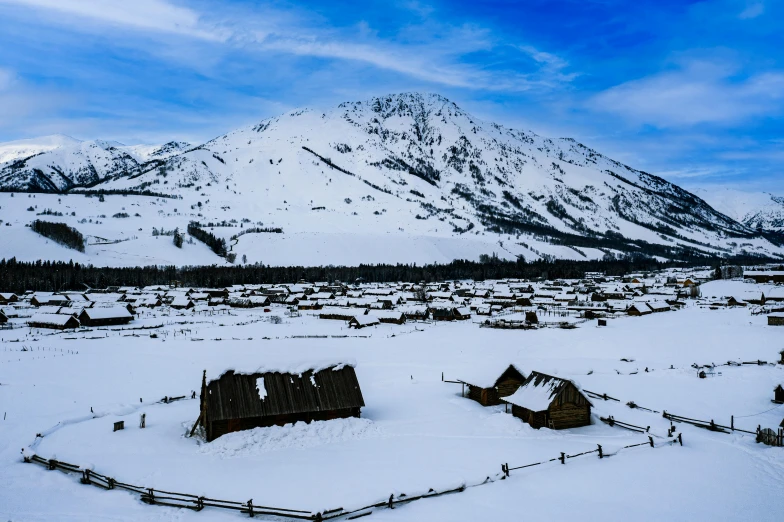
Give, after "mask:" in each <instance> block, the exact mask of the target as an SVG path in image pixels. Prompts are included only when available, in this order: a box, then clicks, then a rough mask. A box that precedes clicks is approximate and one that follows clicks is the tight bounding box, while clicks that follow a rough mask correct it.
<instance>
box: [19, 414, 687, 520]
mask: <svg viewBox="0 0 784 522" xmlns="http://www.w3.org/2000/svg"><path fill="white" fill-rule="evenodd" d="M616 422H617V421H616ZM675 443H680V445H681V446H682V445H683V439H682V437H681V435H678V437H675V438H673V439H672V440H667V441H665V442H664V444H670V445H673V444H675ZM596 446H597V449H595V450H589V451H584V452H582V453H576V454H574V455H567V454H566V453H564V452H562V453H561V454H560V456H559V457H555V458H552V459H549V460H544V461H542V462H535V463H532V464H525V465H522V466H514V467H510V466H509V464H502V465H501V473H495V474H493V475H488V476H487V477H486V478H485V479H484V480H483V481H482V482H477V483H475V484H471V485H467V484H465V483H463V484H461V485H459V486H457V487H452V488H449V489H444V490H441V491H438V490H436V489H433V488H431V489H429V490H428V491H427V492H425V493H421V494H416V495H411V496H409V495H407V494H405V493H399V494H397V495H395V494H392V495H390V496H389V498H388V499H386V500H381V501H377V502H374V503H372V504H368V505H366V506H363V507H360V508H353V509H350V510H345V509H344V508H342V507H339V508H335V509H329V510H325V511H321V512H318V513H313V512H311V511H305V510H299V509H290V508H278V507H272V506H264V505H259V504H254V503H253V499H250V500H248V501H246V502H236V501H231V500H220V499H214V498H209V497H205V496H198V495H192V494H189V493H177V492H173V491H165V490H160V489H154V488H147V487H143V486H136V485H133V484H128V483H125V482H120V481H118V480H116V479H115V478H113V477H109V476H107V475H103V474H101V473H98V472H97V471H95V470H92V469H86V468H82V467H80V466H77V465H75V464H70V463H68V462H64V461H61V460H57V459H46V458H43V457H41V456H39V455H36V454H32V453H28V452H26V451H25V452H23V458H24V461H25V462H29V463H35V464H39V465H41V466H44V467H46V468H47V469H48V470H59V471H62V472H65V473H73V474H78V475H81V477H80V480H79V482H80V483H82V484H85V485H91V486H96V487H99V488H101V489H106V490H113V489H123V490H125V491H129V492H131V493H133V494H136V495H138V496H139V499H140V500H141V501H142V502H144V503H146V504H149V505H158V506H168V507H177V508H185V509H192V510H194V511H201V510H203V509H204V508H206V507H210V508H217V509H228V510H233V511H237V512H240V513H242V514H246V515H249V516H250V517H254V516H256V515H269V516H273V517H277V518H282V519H290V520H311V521H314V522H323V521H326V520H333V519H338V518H343V519H345V520H355V519H357V518H362V517H365V516H368V515H371V514H372V513H373V510H376V509H394V508H395V506H398V505H402V504H408V503H410V502H414V501H417V500H422V499H426V498H434V497H440V496H443V495H450V494H454V493H460V492H463V491H465V490H466V489H467V488H469V487H477V486H483V485H486V484H491V483H493V482H495V481H496V480H505V479H507V478H509V477H510V474H511V472H512V471H516V470H521V469H525V468H530V467H534V466H539V465H542V464H547V463H551V462H555V461H560V462H561V464H566V462H567V460H568V459H574V458H578V457H582V456H585V455H591V454H594V453H597V454H598V456H599V458H600V459H601V458H605V457H610V456H612V455H616V454H617V453H618V452H619V451H621V450H624V449H629V448H635V447H640V446H650V447H652V448H653V447H655V446H654V440H653V437H651V436H648V440H647V441H645V442H640V443H637V444H629V445H627V446H624V447H623V448H621V449H619V450H618V451H616V452H615V453H612V454H608V453H606V452H605V451H604V450H603V449H602V446H601V445H600V444H597V445H596Z"/></svg>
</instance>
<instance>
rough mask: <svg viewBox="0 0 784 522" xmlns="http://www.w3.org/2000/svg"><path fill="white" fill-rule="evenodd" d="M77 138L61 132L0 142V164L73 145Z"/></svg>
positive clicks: (76, 142) (77, 141)
mask: <svg viewBox="0 0 784 522" xmlns="http://www.w3.org/2000/svg"><path fill="white" fill-rule="evenodd" d="M78 143H79V140H77V139H74V138H72V137H70V136H65V135H63V134H53V135H51V136H42V137H40V138H33V139H28V140H16V141H8V142H6V143H0V164H2V163H7V162H9V161H14V160H18V159H22V158H28V157H30V156H35V155H36V154H40V153H42V152H47V151H50V150H54V149H59V148H62V147H68V146H74V145H76V144H78Z"/></svg>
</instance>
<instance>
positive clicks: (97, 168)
mask: <svg viewBox="0 0 784 522" xmlns="http://www.w3.org/2000/svg"><path fill="white" fill-rule="evenodd" d="M188 147H189V145H188V144H187V143H183V142H170V143H167V144H165V145H153V146H147V145H136V146H130V147H128V146H125V145H123V144H122V143H118V142H115V141H102V140H94V141H79V140H77V139H74V138H71V137H69V136H62V135H55V136H46V137H44V138H39V139H35V140H22V141H14V142H8V143H4V144H0V160H1V161H0V188H3V189H5V190H11V189H18V190H33V191H43V192H63V191H67V190H69V189H71V188H73V187H80V186H89V185H93V184H95V183H98V182H100V181H103V180H105V179H107V178H108V177H111V176H124V175H129V174H131V173H133V172H136V171H138V169H139V168H141V167H142V166H143V165H148V164H149V163H150V162H152V163H155V162H156V161H161V160H165V159H167V158H168V157H170V156H172V155H174V154H179V153H181V152H183V151H184V150H187V148H188Z"/></svg>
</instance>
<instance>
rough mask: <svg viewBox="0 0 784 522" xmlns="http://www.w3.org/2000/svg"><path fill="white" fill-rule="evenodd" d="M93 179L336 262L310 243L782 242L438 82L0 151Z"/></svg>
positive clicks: (62, 183) (658, 250) (723, 246)
mask: <svg viewBox="0 0 784 522" xmlns="http://www.w3.org/2000/svg"><path fill="white" fill-rule="evenodd" d="M46 180H49V182H47V181H46ZM87 185H90V190H101V189H103V190H122V191H129V192H139V191H151V192H156V193H163V194H171V195H176V196H178V197H181V198H182V199H184V200H186V202H185V203H183V204H179V205H178V206H179V207H180V212H179V214H181V217H180V219H181V220H182V221H183V223H182V224H181V225H179V226H180V227H181V228H183V225H185V224H187V220H190V219H194V220H198V221H201V222H204V223H206V222H210V221H220V220H230V219H235V220H238V221H239V220H245V222H253V223H264V225H265V226H275V227H281V228H283V230H284V234H282V235H281V234H246V235H243V236H241V237H239V239H237V240H235V242H234V244H233V245H232V246H233V250H234V252H236V253H239V254H240V255H242V254H243V253H246V254H248V256H249V257H250V261H249V262H252V261H253V260H254V259H256V260H260V261H262V262H264V261H265V260H269V259H270V256H271V255H272V254H271V252H272V250H271V249H273V250H275V252H277V251H278V250H277V249H279V248H284V247H285V248H293V247H292V245H293V244H294V242H293V241H291V240H292V239H295V238H299V240H300V241H301V244H300V245H299V246H297V247H296V249H295V250H297V251H299V250H302V252H301V256H300V257H302V258H303V260H302V261H297V260H298V259H299V258H298V257H297V256H293V257H294V258H296V259H289V258H287V260H288V261H289V262H301V263H302V264H310V265H313V264H318V263H319V262H337V261H335V260H332V258H331V257H329V256H327V257H329V259H325V258H321V257H319V256H318V255H317V254H314V256H315V257H314V256H311V257H310V258H308V255H307V251H308V249H309V248H311V249H312V248H314V245H321V247H319V248H322V250H318V252H327V251H330V252H333V251H335V252H337V251H339V253H340V254H341V255H342V254H343V253H345V251H346V250H350V249H355V248H358V249H366V250H368V251H370V250H374V251H377V255H374V256H372V257H373V259H374V260H376V261H375V262H381V260H388V261H390V262H396V261H406V260H409V262H410V258H408V257H405V256H403V257H399V256H398V257H396V255H395V252H396V251H404V250H412V251H413V250H416V249H420V250H421V251H425V250H428V249H431V250H432V251H433V252H437V253H438V254H437V255H436V254H434V255H433V256H431V257H433V258H435V259H436V260H443V259H446V260H450V259H454V258H456V257H468V258H476V257H477V256H478V254H479V253H491V252H494V251H495V252H498V254H499V255H501V256H502V257H507V258H511V259H514V258H515V257H516V256H523V257H525V258H526V259H536V258H542V257H548V256H552V257H569V258H575V259H597V258H601V257H603V256H605V255H606V254H608V253H611V254H617V253H620V252H625V253H635V252H640V253H645V254H648V255H655V256H659V257H662V258H670V257H678V256H682V255H683V254H684V252H685V251H690V252H698V253H706V254H713V255H723V254H739V253H742V252H745V253H755V254H760V255H766V256H778V255H781V254H782V252H784V250H783V249H782V248H781V247H779V246H778V245H777V244H774V243H772V242H771V240H773V241H775V242H776V243H779V242H780V240H779V236H776V235H770V234H767V233H766V235H765V236H763V234H761V233H760V232H758V231H757V230H756V229H755V227H750V226H748V225H746V224H743V223H740V222H738V221H737V220H736V219H733V218H731V217H728V216H727V215H725V214H723V213H720V212H717V211H715V210H714V209H713V208H711V207H710V206H709V205H708V204H707V203H705V202H704V201H703V200H702V199H700V198H699V197H697V196H695V195H694V194H691V193H689V192H687V191H685V190H683V189H681V188H680V187H678V186H676V185H673V184H671V183H669V182H667V181H665V180H663V179H661V178H659V177H656V176H653V175H651V174H647V173H644V172H641V171H638V170H635V169H633V168H630V167H628V166H625V165H623V164H621V163H618V162H616V161H614V160H612V159H610V158H607V157H606V156H603V155H602V154H600V153H598V152H597V151H595V150H592V149H590V148H588V147H586V146H584V145H582V144H580V143H577V142H576V141H574V140H572V139H568V138H567V139H549V138H544V137H541V136H538V135H536V134H533V133H530V132H525V131H520V130H513V129H508V128H505V127H503V126H500V125H497V124H494V123H488V122H484V121H481V120H479V119H477V118H474V117H472V116H471V115H470V114H467V113H465V112H464V111H462V110H461V109H460V108H459V107H457V106H456V105H455V104H454V103H452V102H450V101H449V100H447V99H445V98H443V97H441V96H438V95H423V94H417V93H406V94H399V95H391V96H386V97H381V98H373V99H371V100H368V101H365V102H350V103H343V104H341V105H339V106H338V107H337V108H334V109H332V110H328V111H317V110H307V109H305V110H297V111H293V112H290V113H288V114H285V115H282V116H279V117H276V118H271V119H268V120H264V121H262V122H260V123H259V124H257V125H253V126H250V127H246V128H241V129H238V130H235V131H233V132H230V133H228V134H226V135H224V136H220V137H218V138H215V139H214V140H211V141H209V142H207V143H205V144H203V145H201V146H198V147H195V148H191V149H188V148H187V145H185V144H167V145H165V146H163V147H161V148H159V149H157V152H156V151H152V150H148V149H139V148H132V147H120V146H113V145H109V144H105V143H101V142H82V143H79V144H78V145H73V146H65V147H61V148H59V149H55V150H51V151H48V152H44V153H41V154H39V155H37V156H33V157H31V158H27V159H24V160H16V161H14V162H11V163H5V164H3V165H0V187H2V188H3V189H5V190H8V189H11V188H19V189H22V188H27V189H44V190H50V191H63V190H67V189H70V192H71V193H78V192H79V190H80V189H79V186H87ZM187 206H190V210H191V212H182V210H186V211H187ZM183 207H186V208H185V209H183ZM134 226H135V225H134ZM233 232H236V230H235V231H233ZM215 233H216V234H217V233H219V230H217V229H216V230H215ZM260 236H264V240H263V241H262V240H261V239H259V237H260ZM271 236H275V237H274V238H273V237H271ZM357 238H360V239H357ZM286 240H289V241H288V242H286ZM417 242H420V243H417ZM415 244H418V246H412V245H415ZM336 245H337V246H336ZM466 245H474V246H472V247H471V248H468V249H467V250H466ZM385 249H387V250H388V251H389V253H388V254H387V255H386V256H384V254H383V252H384V250H385ZM428 251H429V250H428ZM466 251H470V252H471V254H470V255H466V254H465V252H466ZM311 252H312V253H313V252H315V251H311ZM257 254H258V255H257ZM439 256H440V257H439ZM450 256H451V257H450ZM273 257H274V256H273ZM338 258H339V259H340V260H343V257H340V256H338ZM442 258H443V259H442ZM350 259H352V260H355V258H350ZM358 259H359V260H360V262H362V259H363V258H362V257H361V256H360V257H359V258H358ZM379 259H380V260H379ZM415 260H416V261H420V260H427V259H419V258H415Z"/></svg>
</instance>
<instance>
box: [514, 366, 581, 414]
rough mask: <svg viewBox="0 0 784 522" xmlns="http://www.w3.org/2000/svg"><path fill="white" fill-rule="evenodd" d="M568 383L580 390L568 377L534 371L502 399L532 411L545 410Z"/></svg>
mask: <svg viewBox="0 0 784 522" xmlns="http://www.w3.org/2000/svg"><path fill="white" fill-rule="evenodd" d="M567 384H572V385H574V386H575V387H576V388H577V389H578V390H580V387H579V386H577V384H575V383H574V382H572V381H569V380H567V379H562V378H560V377H554V376H552V375H546V374H543V373H538V372H532V373H531V375H529V376H528V379H526V381H525V382H524V383H523V385H522V386H520V388H518V389H517V391H516V392H514V393H513V394H512V395H510V396H508V397H504V398H502V399H501V400H503V401H505V402H508V403H509V404H514V405H515V406H520V407H522V408H526V409H528V410H531V411H543V410H546V409H547V408H548V407H549V406H550V403H552V402H553V400H554V399H555V398H556V397H557V396H558V394H559V393H561V391H562V390H563V389H564V388H565V387H566V385H567ZM580 391H582V390H580Z"/></svg>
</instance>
